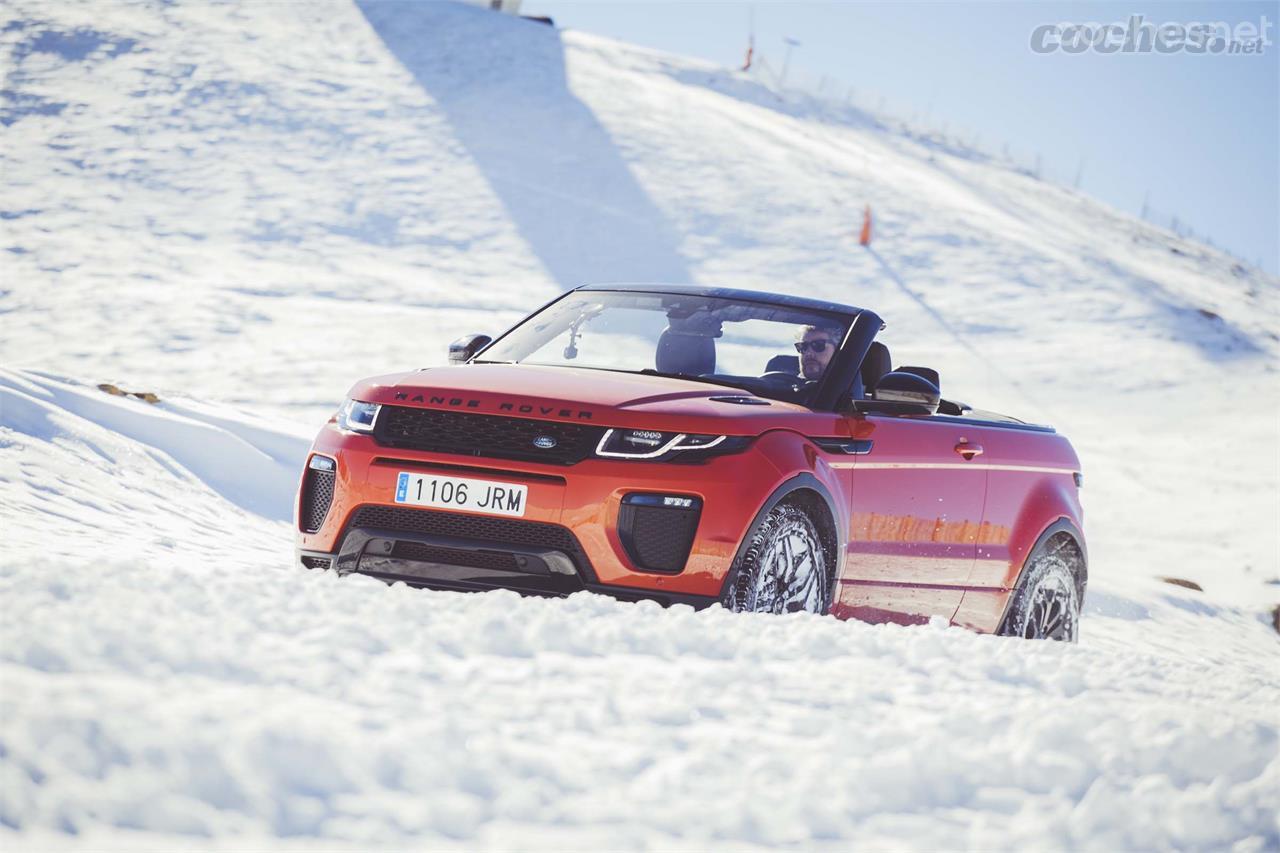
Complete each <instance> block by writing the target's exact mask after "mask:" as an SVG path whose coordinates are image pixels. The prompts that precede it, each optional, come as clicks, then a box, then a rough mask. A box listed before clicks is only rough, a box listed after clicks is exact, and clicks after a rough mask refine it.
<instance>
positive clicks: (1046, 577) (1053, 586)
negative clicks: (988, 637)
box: [1000, 553, 1080, 643]
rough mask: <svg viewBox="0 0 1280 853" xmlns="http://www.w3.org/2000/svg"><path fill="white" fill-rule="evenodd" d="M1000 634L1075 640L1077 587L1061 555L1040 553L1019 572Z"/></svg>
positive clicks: (1029, 637)
mask: <svg viewBox="0 0 1280 853" xmlns="http://www.w3.org/2000/svg"><path fill="white" fill-rule="evenodd" d="M1000 633H1001V634H1003V635H1005V636H1012V637H1025V638H1026V639H1028V640H1063V641H1065V642H1068V643H1074V642H1076V640H1078V639H1079V637H1080V591H1079V586H1078V585H1077V583H1076V576H1075V572H1073V571H1072V569H1071V566H1070V565H1069V564H1068V563H1067V561H1066V560H1065V559H1063V557H1062V556H1061V555H1059V554H1057V553H1046V554H1041V555H1039V556H1037V557H1036V558H1035V559H1033V560H1032V561H1031V564H1030V565H1028V566H1027V568H1026V570H1025V571H1023V573H1022V579H1021V580H1020V581H1019V582H1018V587H1017V589H1015V590H1014V593H1013V601H1012V602H1011V603H1010V604H1009V612H1008V614H1006V616H1005V620H1004V624H1003V625H1002V626H1001V627H1000Z"/></svg>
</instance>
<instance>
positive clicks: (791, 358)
mask: <svg viewBox="0 0 1280 853" xmlns="http://www.w3.org/2000/svg"><path fill="white" fill-rule="evenodd" d="M764 372H765V373H786V374H788V375H790V376H799V375H800V356H798V355H775V356H774V357H773V358H771V359H769V363H768V364H766V365H765V366H764Z"/></svg>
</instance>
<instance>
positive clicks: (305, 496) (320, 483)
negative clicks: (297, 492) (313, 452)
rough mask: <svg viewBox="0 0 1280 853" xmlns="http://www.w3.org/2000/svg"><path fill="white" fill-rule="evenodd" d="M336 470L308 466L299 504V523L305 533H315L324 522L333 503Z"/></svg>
mask: <svg viewBox="0 0 1280 853" xmlns="http://www.w3.org/2000/svg"><path fill="white" fill-rule="evenodd" d="M334 476H335V475H334V472H332V471H321V470H318V469H316V468H311V467H308V468H307V472H306V475H305V476H304V477H303V479H302V501H301V503H300V504H299V506H298V524H299V525H300V526H301V527H302V530H303V532H304V533H315V532H316V531H317V530H319V529H320V525H322V524H324V517H325V516H326V515H328V514H329V505H330V504H331V503H333V481H334Z"/></svg>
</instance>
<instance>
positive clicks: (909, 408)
mask: <svg viewBox="0 0 1280 853" xmlns="http://www.w3.org/2000/svg"><path fill="white" fill-rule="evenodd" d="M941 402H942V392H941V391H939V390H938V386H937V385H934V384H933V383H932V382H930V381H929V380H928V379H925V378H924V377H923V376H920V375H919V374H916V373H906V372H904V371H901V370H897V371H894V372H893V373H886V374H885V375H884V376H882V377H880V381H879V382H877V383H876V387H875V389H874V390H873V391H872V392H871V399H870V400H854V408H855V409H857V410H858V411H859V412H878V413H880V414H885V415H932V414H934V413H936V412H937V411H938V405H939V404H940V403H941Z"/></svg>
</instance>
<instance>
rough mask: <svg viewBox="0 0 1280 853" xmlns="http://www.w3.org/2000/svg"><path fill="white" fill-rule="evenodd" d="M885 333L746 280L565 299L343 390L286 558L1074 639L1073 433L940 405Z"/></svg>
mask: <svg viewBox="0 0 1280 853" xmlns="http://www.w3.org/2000/svg"><path fill="white" fill-rule="evenodd" d="M883 328H884V323H883V321H882V320H881V319H880V317H878V316H877V315H876V314H875V313H873V312H871V311H868V310H866V309H862V308H853V307H850V306H847V305H840V304H836V303H831V302H824V301H819V300H814V299H804V298H798V297H792V296H779V295H772V294H765V293H756V292H752V291H745V290H731V289H725V288H714V287H697V286H675V285H600V286H587V287H580V288H577V289H575V290H571V291H569V292H567V293H565V294H564V295H562V296H560V297H559V298H557V299H555V300H553V301H552V302H550V303H548V304H547V305H545V306H544V307H543V308H541V309H540V310H538V311H537V312H535V313H534V314H532V315H530V316H529V317H527V318H526V319H524V320H522V321H521V322H519V323H517V324H516V325H515V326H514V327H512V328H511V329H510V330H509V331H507V332H506V333H505V334H503V335H501V336H500V337H498V338H497V339H496V340H495V339H491V338H489V337H488V336H485V335H469V336H466V337H463V338H460V339H459V340H457V341H455V342H454V343H453V344H452V345H451V346H450V349H449V361H450V364H449V365H448V366H445V367H433V368H427V369H423V370H416V371H413V372H408V373H397V374H393V375H389V376H379V377H375V378H372V379H367V380H364V381H362V382H358V383H356V385H355V387H353V388H352V389H351V391H350V393H349V394H348V398H347V401H346V402H345V403H344V404H343V406H342V408H341V410H340V411H339V412H338V413H337V414H336V415H335V416H334V417H333V418H332V419H331V420H330V421H329V422H328V423H327V424H325V426H324V427H323V428H322V429H321V431H320V434H319V436H318V437H317V438H316V440H315V444H314V445H313V447H312V449H311V451H310V453H309V455H308V457H307V460H306V463H305V467H304V469H303V474H302V478H301V482H300V484H299V490H298V498H297V509H296V521H297V530H298V534H297V558H298V561H299V562H300V563H301V565H302V566H304V567H306V568H309V569H329V570H333V571H336V572H338V573H339V574H343V575H346V574H351V573H356V572H358V573H361V574H365V575H371V576H373V577H376V578H380V579H383V580H385V581H388V582H396V581H402V582H404V583H407V584H410V585H414V586H420V587H430V588H434V589H444V590H462V591H480V590H488V589H495V588H506V589H512V590H516V591H518V592H521V593H525V594H538V595H560V596H563V595H568V594H571V593H573V592H576V591H581V590H590V591H593V592H598V593H605V594H608V595H612V596H615V597H617V598H620V599H634V600H638V599H654V600H657V601H659V602H661V603H664V604H671V603H685V604H691V605H694V606H695V607H698V606H706V605H711V604H715V603H720V604H722V605H723V606H725V607H726V608H729V609H732V610H739V611H762V612H773V613H784V612H789V611H808V612H812V613H832V614H834V615H836V616H838V617H842V618H850V617H851V618H857V619H864V620H869V621H879V622H883V621H892V622H898V623H903V624H911V623H916V622H925V621H928V620H930V619H931V618H933V617H941V618H943V619H946V620H949V621H950V622H951V623H953V624H956V625H962V626H966V627H968V628H971V629H974V630H977V631H984V632H998V633H1003V634H1010V635H1017V636H1022V637H1033V638H1048V639H1058V640H1068V641H1072V640H1075V639H1076V637H1077V632H1078V623H1079V617H1080V612H1081V605H1082V602H1083V600H1084V593H1085V585H1086V581H1087V556H1086V550H1085V541H1084V536H1083V534H1082V517H1081V516H1082V513H1081V508H1080V499H1079V488H1080V485H1081V475H1080V463H1079V460H1078V459H1077V458H1076V454H1075V452H1074V451H1073V450H1072V448H1071V445H1070V443H1068V441H1067V440H1066V439H1065V438H1064V437H1062V436H1060V435H1058V434H1057V433H1055V432H1054V430H1053V429H1052V428H1050V427H1045V426H1036V425H1032V424H1027V423H1023V422H1021V421H1018V420H1015V419H1013V418H1010V417H1005V416H1002V415H997V414H993V413H990V412H983V411H977V410H975V409H973V408H971V407H969V406H967V405H964V404H962V403H957V402H954V401H951V400H946V399H943V398H942V396H941V393H940V391H939V388H940V380H939V376H938V373H937V371H935V370H932V369H929V368H924V367H901V366H900V367H897V368H896V369H895V368H893V367H892V361H891V357H890V353H889V350H888V348H887V347H886V346H885V344H884V343H883V342H880V341H877V340H876V337H877V335H878V334H879V333H880V332H881V330H882V329H883Z"/></svg>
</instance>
